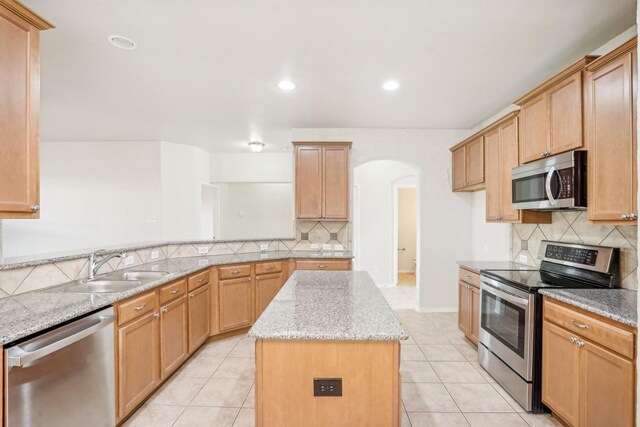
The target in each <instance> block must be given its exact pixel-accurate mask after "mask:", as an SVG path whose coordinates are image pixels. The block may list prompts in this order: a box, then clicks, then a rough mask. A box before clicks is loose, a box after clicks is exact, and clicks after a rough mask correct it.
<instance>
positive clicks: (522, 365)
mask: <svg viewBox="0 0 640 427" xmlns="http://www.w3.org/2000/svg"><path fill="white" fill-rule="evenodd" d="M538 259H539V260H541V264H540V270H539V271H526V270H483V271H482V272H481V275H480V280H481V284H480V330H479V337H478V341H479V342H478V361H479V362H480V365H482V366H483V367H484V368H485V369H486V370H487V371H488V372H489V373H490V374H491V375H492V376H493V377H494V378H495V379H496V381H497V382H498V383H500V385H502V387H503V388H504V389H505V390H507V392H509V394H510V395H511V396H512V397H513V398H514V399H515V400H516V401H517V402H518V403H519V404H520V405H521V406H522V407H523V408H524V409H525V410H527V411H533V412H543V411H545V410H546V408H545V407H544V405H543V404H542V400H541V348H542V295H540V294H539V293H538V290H540V289H542V288H614V287H619V285H620V283H619V276H618V270H619V250H618V249H617V248H610V247H604V246H588V245H578V244H574V243H563V242H550V241H543V242H542V243H541V245H540V250H539V253H538Z"/></svg>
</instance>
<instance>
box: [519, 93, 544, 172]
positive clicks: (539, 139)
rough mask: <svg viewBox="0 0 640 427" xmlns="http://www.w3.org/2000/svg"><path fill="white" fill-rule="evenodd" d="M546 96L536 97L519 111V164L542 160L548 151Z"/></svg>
mask: <svg viewBox="0 0 640 427" xmlns="http://www.w3.org/2000/svg"><path fill="white" fill-rule="evenodd" d="M548 117H549V116H548V114H547V96H546V94H545V93H543V94H540V95H538V96H537V97H535V98H533V99H531V100H530V101H528V102H526V103H524V104H523V105H522V106H521V109H520V142H519V143H520V163H526V162H530V161H533V160H538V159H540V158H542V157H543V156H542V153H544V152H545V151H548V149H549V132H548Z"/></svg>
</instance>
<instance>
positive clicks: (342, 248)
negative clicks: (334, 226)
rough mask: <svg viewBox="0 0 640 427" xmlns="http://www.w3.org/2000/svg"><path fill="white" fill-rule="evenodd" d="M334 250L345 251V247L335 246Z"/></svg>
mask: <svg viewBox="0 0 640 427" xmlns="http://www.w3.org/2000/svg"><path fill="white" fill-rule="evenodd" d="M333 249H335V250H336V251H344V246H342V245H333Z"/></svg>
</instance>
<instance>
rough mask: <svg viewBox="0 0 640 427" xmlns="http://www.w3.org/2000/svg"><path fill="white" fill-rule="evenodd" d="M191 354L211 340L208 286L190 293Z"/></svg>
mask: <svg viewBox="0 0 640 427" xmlns="http://www.w3.org/2000/svg"><path fill="white" fill-rule="evenodd" d="M188 300H189V301H188V307H189V310H188V311H189V353H190V354H191V353H193V352H194V351H196V350H197V349H198V347H200V346H201V345H202V344H203V343H204V342H205V341H206V340H207V338H209V334H210V332H211V322H210V318H209V317H210V316H211V307H210V306H209V301H210V300H211V287H210V286H209V285H208V284H207V285H204V286H202V287H200V288H198V289H196V290H195V291H192V292H189V297H188Z"/></svg>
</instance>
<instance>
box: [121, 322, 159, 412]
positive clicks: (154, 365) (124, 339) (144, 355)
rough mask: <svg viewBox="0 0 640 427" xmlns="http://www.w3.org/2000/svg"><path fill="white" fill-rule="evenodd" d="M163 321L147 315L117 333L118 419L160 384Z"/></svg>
mask: <svg viewBox="0 0 640 427" xmlns="http://www.w3.org/2000/svg"><path fill="white" fill-rule="evenodd" d="M159 331H160V318H159V317H158V316H157V313H148V314H146V315H144V316H142V317H140V318H138V319H137V320H134V321H133V322H131V323H129V324H128V325H126V326H123V327H121V328H120V329H119V330H118V411H119V412H118V419H122V418H123V417H125V416H126V415H128V414H129V413H130V412H131V411H132V410H133V409H135V408H136V407H137V405H138V404H139V403H141V402H142V401H143V400H144V399H146V397H147V396H148V395H149V394H151V392H153V391H154V390H155V389H156V387H157V386H158V385H159V384H160V381H161V375H160V333H159Z"/></svg>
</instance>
